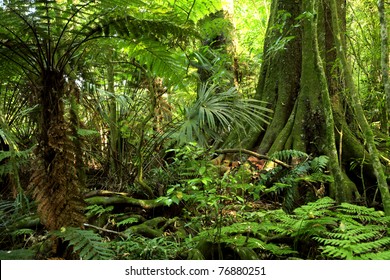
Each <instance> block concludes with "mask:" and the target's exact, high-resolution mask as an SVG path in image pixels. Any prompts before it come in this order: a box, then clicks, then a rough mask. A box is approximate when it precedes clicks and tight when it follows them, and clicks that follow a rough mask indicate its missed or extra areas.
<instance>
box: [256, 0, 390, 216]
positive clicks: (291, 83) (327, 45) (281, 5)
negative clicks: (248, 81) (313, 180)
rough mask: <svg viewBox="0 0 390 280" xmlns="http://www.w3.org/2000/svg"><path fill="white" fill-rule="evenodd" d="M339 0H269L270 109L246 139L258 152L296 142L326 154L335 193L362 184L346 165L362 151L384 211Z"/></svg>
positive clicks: (355, 192)
mask: <svg viewBox="0 0 390 280" xmlns="http://www.w3.org/2000/svg"><path fill="white" fill-rule="evenodd" d="M344 2H345V1H333V0H327V1H306V0H302V1H278V0H274V1H272V5H271V16H270V19H269V23H268V30H267V34H266V39H265V45H264V46H265V47H264V52H265V57H264V63H263V64H262V68H261V73H260V79H259V83H258V87H257V98H258V99H259V100H262V101H266V102H268V103H269V107H270V108H271V109H273V111H274V112H275V113H274V116H273V119H272V122H271V123H270V125H269V126H268V127H267V129H266V130H265V131H264V132H261V133H260V134H257V135H256V137H254V138H255V139H253V140H254V141H255V142H256V144H253V143H252V144H250V145H252V146H256V147H257V150H258V151H259V152H260V153H262V154H263V153H270V154H272V153H273V152H276V151H280V150H284V149H294V150H300V151H303V152H306V153H308V154H314V155H321V154H325V155H327V156H328V157H329V169H330V171H331V173H332V175H333V177H334V183H333V184H332V185H331V186H332V188H331V189H330V193H331V194H332V195H333V196H334V197H335V198H336V199H337V200H338V201H351V200H353V199H354V196H355V197H359V191H360V192H361V193H363V192H364V190H362V189H356V186H355V184H354V183H352V181H351V180H350V179H349V178H348V177H347V176H346V169H349V165H350V163H351V161H353V160H354V159H356V158H360V160H361V161H363V159H367V160H368V161H369V163H370V164H367V165H365V166H364V169H365V171H366V172H367V176H366V177H369V176H371V178H372V179H373V181H374V182H373V183H374V184H376V183H377V184H378V186H379V189H380V191H381V195H382V201H383V204H384V208H385V209H386V213H387V214H389V213H390V194H389V191H388V186H387V183H386V181H385V180H384V173H383V168H382V166H381V164H380V162H379V155H378V152H377V150H376V147H375V145H374V142H373V133H372V131H371V128H370V127H369V125H368V123H367V120H366V119H365V116H364V113H363V110H362V106H361V103H360V101H359V98H358V97H357V94H356V90H355V89H354V85H353V82H352V78H351V74H350V71H349V69H348V67H349V66H348V62H347V61H346V58H345V38H344V37H343V34H344V31H345V12H346V11H345V3H344ZM363 143H365V144H366V146H364V145H363ZM375 181H376V182H375Z"/></svg>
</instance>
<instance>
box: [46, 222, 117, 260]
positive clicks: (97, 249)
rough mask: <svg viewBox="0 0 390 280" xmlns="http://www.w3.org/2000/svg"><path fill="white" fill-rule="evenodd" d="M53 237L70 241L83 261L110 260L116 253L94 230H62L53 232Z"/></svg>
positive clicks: (70, 244)
mask: <svg viewBox="0 0 390 280" xmlns="http://www.w3.org/2000/svg"><path fill="white" fill-rule="evenodd" d="M52 234H53V235H55V236H57V237H60V238H63V239H64V240H66V241H69V246H72V248H73V252H74V253H78V255H79V256H80V259H83V260H110V259H113V258H114V252H113V251H112V249H111V248H109V246H108V243H106V242H104V241H103V239H102V238H101V237H100V235H98V234H97V233H95V232H93V231H92V230H83V229H79V228H73V227H68V228H62V229H61V230H58V231H53V232H52Z"/></svg>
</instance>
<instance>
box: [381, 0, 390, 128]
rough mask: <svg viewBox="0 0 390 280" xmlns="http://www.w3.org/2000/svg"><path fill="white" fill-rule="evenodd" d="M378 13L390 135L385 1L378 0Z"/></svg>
mask: <svg viewBox="0 0 390 280" xmlns="http://www.w3.org/2000/svg"><path fill="white" fill-rule="evenodd" d="M378 12H379V21H380V26H381V68H382V83H383V88H384V94H385V98H386V104H387V106H384V108H385V109H384V114H383V115H384V116H385V120H384V123H383V124H382V125H383V131H385V133H387V135H390V126H389V123H388V122H389V120H390V82H389V39H388V32H387V20H386V9H385V1H384V0H378Z"/></svg>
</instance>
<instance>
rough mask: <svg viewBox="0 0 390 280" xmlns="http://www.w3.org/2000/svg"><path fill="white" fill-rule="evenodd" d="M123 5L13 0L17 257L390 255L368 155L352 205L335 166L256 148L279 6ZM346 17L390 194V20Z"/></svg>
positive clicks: (2, 139)
mask: <svg viewBox="0 0 390 280" xmlns="http://www.w3.org/2000/svg"><path fill="white" fill-rule="evenodd" d="M124 2H126V1H113V0H109V1H108V0H107V1H106V0H101V1H88V3H84V2H83V1H54V0H35V1H18V0H15V1H0V3H1V4H0V18H1V22H0V62H1V65H2V67H1V69H0V188H1V190H0V195H1V196H0V259H50V258H64V259H387V260H388V259H390V232H389V223H390V220H389V216H388V215H385V213H384V211H383V205H382V203H381V198H380V195H379V194H378V189H377V187H376V185H375V184H370V185H367V184H368V182H371V181H372V178H367V177H369V175H366V173H365V171H366V169H365V167H366V158H365V155H366V153H365V152H364V151H363V152H362V155H363V157H359V158H356V160H355V161H354V163H353V164H351V166H350V167H349V170H347V171H346V173H348V174H351V173H353V174H358V175H356V178H355V180H354V183H355V184H356V185H358V186H359V190H360V189H362V190H363V191H362V195H361V196H356V200H355V201H351V202H350V203H345V202H344V203H341V204H340V203H337V202H336V201H335V200H334V199H333V198H331V197H334V194H332V193H331V192H330V191H329V185H330V184H332V183H333V182H334V177H333V176H332V174H331V173H330V168H329V164H330V162H329V157H328V156H326V155H322V154H319V155H315V154H308V153H306V152H303V151H299V150H293V149H288V150H282V151H277V152H275V153H272V154H270V155H262V154H258V153H256V152H254V151H253V150H247V149H246V148H247V146H246V144H247V143H248V139H249V137H250V136H251V135H252V134H254V133H259V131H262V130H263V129H264V128H265V127H266V126H267V124H269V122H270V120H271V119H272V116H273V113H274V112H273V111H272V110H270V109H269V106H268V104H267V103H266V102H263V101H260V100H258V99H256V96H255V88H256V83H257V80H258V76H259V72H260V71H259V70H260V66H261V64H262V61H263V57H264V55H263V45H264V40H265V37H266V36H267V34H266V27H267V22H268V18H269V16H270V5H271V2H272V1H268V0H263V1H262V0H253V1H247V0H239V1H217V0H197V1H186V0H175V1H174V0H157V1H156V0H154V1H149V0H136V1H127V2H129V3H127V2H126V3H124ZM233 2H234V5H232V3H233ZM347 9H348V12H347V13H346V14H347V15H348V17H347V22H346V27H347V32H346V34H347V36H346V38H347V43H348V52H349V53H348V58H349V59H350V61H351V62H352V65H353V69H352V70H353V78H354V81H355V83H356V84H357V86H358V89H359V96H360V98H361V99H362V100H363V104H364V109H365V111H366V112H365V113H366V116H367V118H368V119H369V120H370V122H371V125H372V128H373V129H374V131H375V137H376V138H375V140H376V144H377V147H378V150H379V152H380V155H381V160H382V162H381V163H382V165H383V167H384V170H385V172H386V176H387V181H389V180H390V179H389V178H390V160H389V157H390V138H389V131H388V126H387V124H386V125H385V124H384V123H386V122H387V121H388V119H387V117H386V116H387V114H389V112H388V111H389V109H388V108H387V107H386V98H387V97H386V95H385V94H384V93H383V92H384V90H383V83H382V79H381V77H382V73H381V67H380V58H381V52H380V44H381V38H380V34H379V17H378V14H377V7H376V4H375V3H374V2H373V1H368V0H360V1H349V2H348V7H347ZM310 19H311V17H310V15H308V14H302V15H300V16H299V18H297V19H296V21H297V24H296V26H294V27H293V28H300V26H301V24H303V23H302V22H304V21H305V20H310ZM290 20H291V14H289V13H287V12H281V13H280V14H279V15H278V24H275V26H273V27H272V32H276V34H279V33H278V32H279V31H280V34H279V36H280V37H279V38H277V40H276V43H275V44H274V45H272V46H271V47H270V50H269V53H268V54H267V55H272V53H273V52H275V53H277V52H283V51H284V50H285V49H286V48H287V47H286V46H287V44H288V43H289V42H290V41H291V40H294V36H289V34H287V35H286V34H283V32H282V30H283V28H284V27H285V25H286V23H287V22H288V21H290ZM344 117H345V118H348V117H349V116H344ZM340 134H342V132H340ZM318 137H322V136H321V135H318ZM340 142H341V140H340ZM340 145H341V144H340ZM339 148H340V149H341V147H339ZM340 157H341V155H340ZM370 180H371V181H370ZM366 185H367V186H366Z"/></svg>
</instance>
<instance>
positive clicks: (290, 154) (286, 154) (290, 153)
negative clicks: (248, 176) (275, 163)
mask: <svg viewBox="0 0 390 280" xmlns="http://www.w3.org/2000/svg"><path fill="white" fill-rule="evenodd" d="M270 158H271V159H278V160H281V161H288V160H290V159H292V158H299V159H306V158H309V155H308V154H306V153H305V152H301V151H297V150H282V151H277V152H275V153H273V154H272V155H271V156H270Z"/></svg>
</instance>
